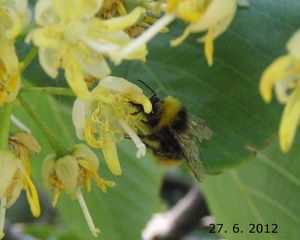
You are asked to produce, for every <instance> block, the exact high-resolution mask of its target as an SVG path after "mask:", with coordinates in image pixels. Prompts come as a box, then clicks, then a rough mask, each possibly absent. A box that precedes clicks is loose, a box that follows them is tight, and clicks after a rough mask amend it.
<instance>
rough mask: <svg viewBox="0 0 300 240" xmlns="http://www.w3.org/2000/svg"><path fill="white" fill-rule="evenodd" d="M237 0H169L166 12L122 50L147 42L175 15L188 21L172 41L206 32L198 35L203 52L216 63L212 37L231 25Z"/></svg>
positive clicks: (173, 43) (179, 42) (130, 49)
mask: <svg viewBox="0 0 300 240" xmlns="http://www.w3.org/2000/svg"><path fill="white" fill-rule="evenodd" d="M236 5H237V4H236V0H168V1H167V3H166V9H165V11H166V14H165V15H164V16H163V17H162V18H161V19H160V20H158V21H157V22H156V23H155V24H154V25H153V26H152V27H150V28H149V29H148V30H147V31H146V32H144V33H143V34H142V35H141V36H140V37H139V38H137V39H136V40H135V41H133V42H131V43H129V44H128V45H127V46H126V47H125V48H124V49H123V50H122V52H121V53H120V54H121V55H122V54H125V55H126V54H128V53H130V52H131V51H133V50H134V49H135V48H136V47H138V46H139V44H145V43H146V42H148V41H149V40H150V39H152V38H153V37H154V36H155V35H156V34H158V33H159V32H160V31H161V30H162V29H163V28H165V27H166V26H167V25H168V24H170V23H171V22H172V21H173V20H174V19H175V18H180V19H182V20H184V21H186V22H188V26H187V27H186V29H185V31H184V33H183V34H182V36H180V37H179V38H177V39H175V40H173V41H172V42H171V45H172V46H177V45H179V44H181V43H182V42H183V40H185V39H186V38H187V37H188V36H189V34H190V33H197V32H206V33H205V35H204V36H203V37H202V38H200V39H199V41H200V42H204V52H205V56H206V59H207V62H208V64H209V65H212V63H213V40H214V39H215V38H217V37H218V36H219V35H221V34H222V33H223V32H224V31H225V30H226V29H227V28H228V27H229V25H230V23H231V21H232V20H233V18H234V15H235V12H236V8H237V6H236Z"/></svg>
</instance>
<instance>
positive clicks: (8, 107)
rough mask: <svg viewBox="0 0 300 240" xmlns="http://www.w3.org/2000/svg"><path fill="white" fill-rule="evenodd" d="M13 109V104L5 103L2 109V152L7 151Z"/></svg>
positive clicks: (0, 137) (0, 128)
mask: <svg viewBox="0 0 300 240" xmlns="http://www.w3.org/2000/svg"><path fill="white" fill-rule="evenodd" d="M12 108H13V103H5V104H4V105H3V106H2V107H1V108H0V149H2V150H6V149H7V144H8V136H9V125H10V115H11V112H12Z"/></svg>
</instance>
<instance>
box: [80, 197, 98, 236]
mask: <svg viewBox="0 0 300 240" xmlns="http://www.w3.org/2000/svg"><path fill="white" fill-rule="evenodd" d="M76 197H77V199H78V201H79V204H80V207H81V209H82V212H83V215H84V217H85V219H86V222H87V224H88V226H89V229H90V230H91V232H92V234H93V236H94V237H97V236H98V234H99V233H100V230H99V228H96V227H95V225H94V222H93V219H92V217H91V214H90V212H89V209H88V208H87V205H86V203H85V201H84V198H83V196H82V194H81V192H80V191H79V192H78V193H77V194H76Z"/></svg>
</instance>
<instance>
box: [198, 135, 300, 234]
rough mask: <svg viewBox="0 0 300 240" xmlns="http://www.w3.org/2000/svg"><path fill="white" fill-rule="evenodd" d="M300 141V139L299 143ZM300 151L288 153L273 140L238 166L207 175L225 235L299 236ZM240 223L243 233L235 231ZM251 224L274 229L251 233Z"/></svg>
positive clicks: (210, 197) (209, 196) (212, 205)
mask: <svg viewBox="0 0 300 240" xmlns="http://www.w3.org/2000/svg"><path fill="white" fill-rule="evenodd" d="M295 144H296V145H298V144H300V139H299V138H298V141H296V143H295ZM299 169H300V161H299V150H296V149H295V150H294V151H291V152H290V153H289V154H287V155H284V154H283V153H281V151H280V150H279V149H278V144H277V143H273V144H272V145H270V146H268V147H267V148H266V149H265V150H264V151H258V152H257V155H256V157H255V158H254V159H253V160H251V161H249V162H247V163H245V164H243V165H242V166H240V167H239V168H237V169H232V170H230V171H227V172H226V173H223V174H222V175H219V176H211V177H207V179H206V181H205V183H204V184H203V186H202V189H203V190H204V193H205V196H206V199H207V201H208V204H209V207H210V209H211V210H212V213H213V215H214V217H215V221H216V223H222V224H224V230H227V234H224V232H222V233H221V234H223V236H224V237H225V238H226V239H231V240H243V239H245V240H252V239H253V240H257V239H263V240H268V239H274V240H275V239H278V240H279V239H290V240H293V239H298V237H299V234H298V232H297V231H295V229H298V227H299V225H300V208H299V198H300V174H299ZM234 224H239V228H240V229H241V230H243V233H242V234H241V233H233V232H232V231H233V230H232V227H233V225H234ZM249 224H255V225H257V224H262V225H263V226H264V228H263V229H264V232H265V231H266V227H265V225H266V224H268V225H269V231H270V232H272V230H273V229H274V226H272V224H277V225H278V228H277V232H278V233H273V234H270V233H249V230H250V229H251V226H249Z"/></svg>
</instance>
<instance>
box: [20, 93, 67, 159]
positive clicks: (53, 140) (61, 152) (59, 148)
mask: <svg viewBox="0 0 300 240" xmlns="http://www.w3.org/2000/svg"><path fill="white" fill-rule="evenodd" d="M18 99H19V100H20V102H21V104H22V106H23V107H24V109H25V110H26V111H27V113H28V114H29V115H30V117H31V118H32V119H33V120H34V122H35V123H36V125H37V126H38V127H39V128H40V130H41V131H42V132H43V134H44V136H45V137H46V138H47V140H48V142H49V143H50V145H51V146H52V147H53V149H54V151H55V152H56V157H57V159H58V158H60V157H62V156H65V155H67V154H69V150H68V149H67V148H66V147H64V146H63V144H62V143H61V142H60V141H59V140H58V139H57V137H56V136H55V135H54V134H53V132H52V131H51V130H50V129H49V128H48V126H47V125H46V124H45V123H44V122H43V120H42V119H41V118H40V116H39V115H38V114H37V113H36V112H35V110H34V109H33V107H32V106H31V105H30V103H28V102H27V100H25V98H24V97H23V96H22V94H19V95H18Z"/></svg>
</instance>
